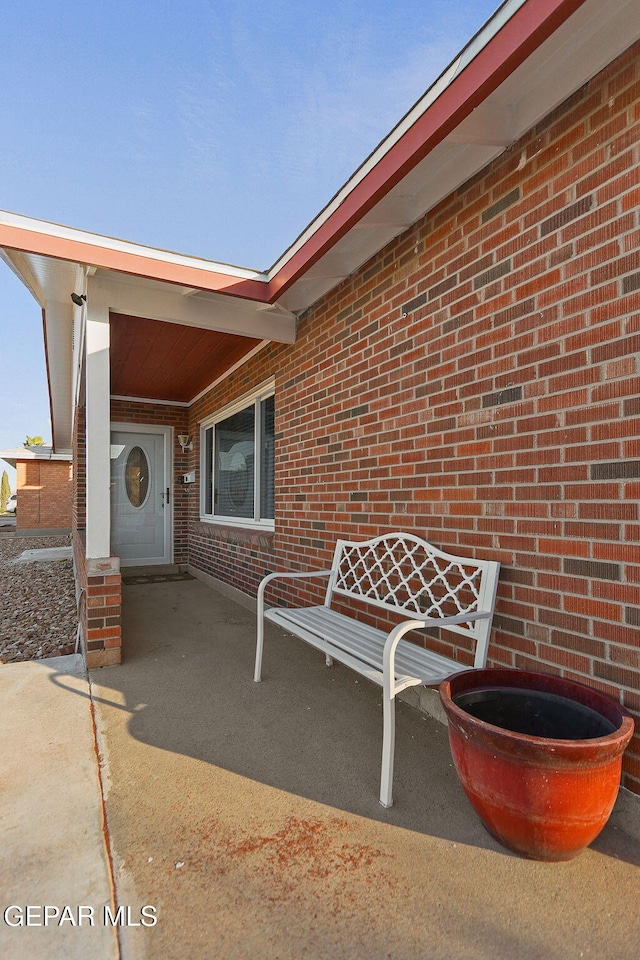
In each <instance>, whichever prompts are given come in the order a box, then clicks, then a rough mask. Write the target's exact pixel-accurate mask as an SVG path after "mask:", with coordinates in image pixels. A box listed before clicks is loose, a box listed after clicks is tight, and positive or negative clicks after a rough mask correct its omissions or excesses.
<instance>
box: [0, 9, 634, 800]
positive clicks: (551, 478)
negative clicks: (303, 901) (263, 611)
mask: <svg viewBox="0 0 640 960" xmlns="http://www.w3.org/2000/svg"><path fill="white" fill-rule="evenodd" d="M639 154H640V9H639V8H638V6H637V5H635V4H632V3H627V2H625V0H623V2H621V3H620V4H619V5H606V4H602V3H600V2H595V0H510V2H508V3H506V4H505V5H503V7H501V8H500V10H499V11H498V13H497V14H496V16H495V17H494V18H493V19H492V21H490V23H489V25H488V26H487V28H486V29H485V30H484V31H481V33H480V34H479V35H478V37H476V38H475V39H474V41H473V44H472V45H471V46H470V47H469V48H467V49H466V50H465V51H463V54H461V56H460V58H459V59H458V60H457V61H455V63H454V64H453V65H452V67H451V68H450V69H449V70H448V71H446V72H445V74H444V75H443V77H442V78H441V80H440V81H438V84H436V85H435V87H434V88H432V89H431V90H430V91H429V92H428V93H427V94H426V95H425V97H424V98H423V99H422V100H421V101H420V102H419V104H417V105H416V107H415V108H414V110H413V111H411V112H410V114H408V115H407V117H405V118H404V119H403V120H402V121H401V123H400V124H399V125H398V127H397V128H396V129H395V130H394V131H393V132H392V134H390V136H389V137H388V138H387V139H386V140H385V141H384V142H383V144H381V146H380V147H379V148H378V150H377V151H375V152H374V154H372V156H371V157H370V158H369V159H368V160H367V161H366V162H365V164H363V166H362V168H360V170H359V171H357V173H356V174H355V175H354V177H353V178H352V179H351V180H350V181H349V183H348V184H347V185H345V187H344V188H343V190H342V191H340V193H339V194H338V195H337V196H336V198H334V200H333V201H331V203H330V204H329V205H328V206H327V208H326V209H325V210H324V211H323V212H322V214H320V216H319V217H318V218H317V220H316V221H314V223H313V224H312V225H311V226H310V227H309V228H308V230H307V231H305V233H303V234H302V235H301V237H300V238H299V239H298V240H297V241H296V243H295V244H294V245H293V247H292V248H291V249H290V250H289V251H287V252H286V254H285V255H283V257H282V258H281V260H280V261H278V263H276V265H275V266H274V267H273V268H272V270H271V271H269V272H268V273H265V274H259V273H255V272H251V271H241V270H236V269H235V268H225V267H223V266H221V265H220V264H210V265H208V268H207V269H205V267H206V265H204V266H203V264H202V262H196V261H190V260H188V258H177V257H175V258H174V257H173V255H169V254H164V253H162V252H159V251H147V250H146V249H145V248H139V247H136V246H135V245H124V244H120V245H119V246H118V247H116V246H115V245H114V244H113V243H111V245H110V242H109V241H107V240H106V239H102V240H101V243H100V244H98V246H99V250H98V251H97V252H96V251H95V250H94V249H92V248H91V242H90V240H89V239H88V237H87V235H84V234H80V233H78V232H73V231H67V232H66V233H64V232H63V228H54V227H52V226H51V225H46V228H43V229H42V231H41V232H42V235H43V237H44V239H42V240H39V241H38V242H37V243H36V241H35V240H34V239H33V235H34V232H35V233H37V230H36V228H35V227H34V225H33V222H31V221H30V222H29V223H20V222H17V223H14V222H13V221H11V222H9V221H7V223H6V224H5V226H4V228H3V226H2V223H0V241H2V244H3V245H6V246H5V249H6V247H10V246H11V245H12V243H13V245H14V246H18V244H17V242H16V235H15V231H18V232H19V231H20V230H24V231H25V234H24V235H21V236H23V239H22V240H21V243H22V246H23V248H24V247H25V246H26V244H27V243H29V244H31V247H29V249H33V255H34V256H47V257H49V258H51V261H52V262H53V261H54V260H55V262H56V263H61V262H62V260H63V259H65V258H66V259H67V260H68V259H70V258H71V257H72V251H75V254H74V256H75V257H76V258H77V262H78V263H79V264H83V263H84V264H92V265H93V267H95V269H94V270H93V272H92V273H91V275H90V276H89V277H88V278H86V281H85V287H84V289H85V290H86V296H87V302H86V306H83V305H82V302H80V304H78V303H77V301H74V302H76V308H75V311H76V312H75V313H74V314H73V317H72V318H71V319H70V320H69V330H70V334H69V337H70V342H71V332H72V331H73V329H76V330H77V329H81V328H82V324H83V323H84V324H85V325H86V331H87V336H88V338H89V341H90V342H91V343H92V344H93V346H92V349H91V350H89V347H87V354H86V357H85V363H86V372H87V393H86V398H87V399H86V426H85V410H84V408H81V409H79V410H78V411H77V413H76V416H75V421H74V423H73V424H71V423H69V424H64V423H63V421H62V420H61V421H59V422H60V423H62V426H61V427H60V431H61V436H63V437H64V439H63V440H61V443H60V444H59V445H62V443H63V442H68V444H69V446H70V447H71V444H72V437H73V436H75V440H74V441H73V444H74V449H75V458H74V460H75V463H76V469H77V473H78V478H79V479H78V490H77V497H76V500H77V503H76V511H77V513H76V516H77V519H76V528H77V529H76V550H77V551H78V552H81V553H83V556H84V555H86V557H87V558H88V559H87V563H91V564H92V565H93V566H92V571H93V574H94V575H97V569H98V567H100V564H102V568H101V569H102V573H103V574H104V577H103V580H102V581H101V583H100V584H97V583H93V584H92V587H93V588H94V589H93V593H92V591H91V590H89V579H88V575H84V574H82V569H84V568H83V567H82V566H81V565H80V564H78V569H79V570H80V573H79V576H80V577H83V576H84V578H85V588H86V589H87V591H88V593H87V595H88V597H89V598H90V597H91V596H93V600H90V604H91V606H92V607H93V608H94V609H93V613H90V615H89V619H88V620H87V632H86V642H87V649H88V651H89V655H90V656H89V659H90V661H91V662H93V663H113V662H117V661H118V659H119V656H120V642H121V639H120V626H119V619H118V617H119V602H120V599H119V562H118V560H120V561H121V562H122V563H123V564H124V563H126V562H133V563H142V562H144V559H145V556H146V558H147V559H148V558H149V557H151V562H154V563H160V562H161V561H162V560H163V558H164V557H167V556H169V557H170V559H171V560H172V561H174V562H176V563H186V564H188V565H189V569H191V570H192V571H193V572H194V573H196V574H197V575H198V576H201V577H203V578H205V579H212V580H213V582H218V583H222V584H225V585H227V586H230V587H233V588H236V589H238V590H240V591H242V592H243V593H245V594H248V595H251V596H253V595H255V592H256V589H257V585H258V583H259V580H260V579H261V577H262V576H263V575H264V573H265V572H266V571H269V570H272V569H273V568H274V567H276V566H278V567H282V568H293V569H301V568H308V567H313V566H318V564H321V565H326V563H327V561H328V560H329V558H330V555H331V551H332V546H333V544H334V542H335V539H336V537H338V536H346V537H348V538H352V539H365V538H367V537H370V536H373V535H375V534H379V533H381V532H384V531H391V530H412V531H415V532H418V533H419V534H421V535H423V536H424V537H426V538H427V539H429V540H431V541H432V542H434V543H435V544H437V545H438V546H440V547H443V548H445V549H447V550H450V551H451V552H453V553H455V552H456V551H458V552H460V553H465V554H466V553H469V552H473V553H475V554H476V555H477V556H478V557H482V558H486V559H498V560H500V561H501V564H502V572H501V578H500V586H499V596H498V604H497V613H496V619H495V621H494V631H493V635H492V642H491V644H490V651H489V660H490V662H491V663H493V664H507V665H510V666H516V667H534V668H536V669H541V670H545V671H550V672H562V673H563V674H564V675H566V676H570V677H574V678H577V679H579V680H582V681H583V682H586V683H589V684H592V685H594V686H596V687H598V688H599V689H602V690H605V691H607V692H608V693H610V694H612V695H614V696H616V697H618V698H620V699H621V700H622V701H623V702H624V703H625V705H626V706H627V707H628V709H630V710H631V711H632V712H633V713H634V714H636V715H637V716H640V644H639V640H638V638H639V636H640V635H639V633H638V627H639V626H640V536H639V534H640V512H639V506H638V504H639V500H640V496H639V495H640V368H639V359H638V351H639V347H640V174H639V172H638V171H639V170H640V162H639V161H640V155H639ZM27 228H29V230H30V231H31V232H30V233H29V238H28V239H24V236H26V231H27ZM3 229H4V231H5V232H4V234H3ZM12 230H13V231H14V232H13V233H12V232H11V231H12ZM3 237H4V239H3ZM10 241H11V242H12V243H11V242H10ZM95 243H97V242H95V241H94V244H95ZM74 244H75V246H74ZM36 248H37V249H36ZM56 257H57V259H56ZM60 270H62V267H60ZM118 271H120V273H121V274H122V275H125V274H126V275H127V282H126V283H124V282H120V281H119V280H117V279H114V276H116V277H117V276H118ZM78 276H80V274H78ZM136 277H139V278H142V279H141V281H140V285H139V287H136V285H135V283H134V278H136ZM150 278H151V279H150ZM154 279H155V280H156V281H157V284H158V285H157V288H154V287H153V285H152V280H154ZM77 282H78V283H79V282H80V281H77ZM169 284H173V285H174V286H175V287H176V288H177V293H176V294H173V293H172V288H171V287H170V286H169ZM150 290H151V291H152V294H153V296H152V294H151V293H149V291H150ZM154 298H155V299H154ZM77 300H81V298H80V297H78V298H77ZM57 306H58V305H57V304H56V309H57ZM69 309H70V308H69ZM53 312H54V313H55V310H54V311H53ZM47 316H48V313H47V311H45V328H46V323H47ZM58 321H60V317H59V316H58ZM74 325H75V326H74ZM82 329H84V328H82ZM74 342H76V343H77V342H80V340H79V338H78V337H76V338H75V341H74ZM105 345H106V346H105ZM109 351H111V353H109ZM96 358H101V359H96ZM105 358H106V359H105ZM92 364H93V372H92ZM105 364H108V366H105ZM105 377H106V379H107V381H108V378H109V377H110V382H111V387H110V394H107V393H106V392H105V390H104V386H103V385H104V382H105ZM101 384H102V386H101ZM92 391H93V393H92ZM70 393H72V391H70ZM55 419H56V418H55V417H54V420H55ZM109 420H110V421H111V423H112V426H113V432H112V433H111V445H112V446H111V456H112V458H113V459H112V467H111V470H112V472H111V476H112V483H114V484H119V485H120V487H121V488H122V490H126V497H128V501H127V500H126V498H125V497H124V494H123V497H122V498H121V499H122V503H123V504H124V506H123V508H122V509H123V510H124V513H123V516H125V517H127V516H128V517H129V518H130V521H126V520H125V521H124V525H125V526H126V525H127V523H129V526H131V528H132V530H134V528H135V530H134V532H135V537H133V536H132V538H131V539H132V541H133V540H134V539H135V540H136V542H137V543H138V544H141V545H143V546H144V549H143V548H142V546H140V547H139V548H138V547H135V546H133V547H132V546H131V543H125V542H124V540H123V541H122V544H123V545H122V547H121V546H119V545H118V544H119V541H118V539H117V536H114V534H113V529H114V528H113V523H114V522H115V524H116V528H117V524H118V511H119V510H120V501H115V504H116V505H115V507H113V503H114V501H112V507H113V510H112V516H111V521H112V532H111V539H109V536H110V534H109V530H108V529H107V528H106V520H105V518H104V517H103V516H102V514H101V511H100V506H99V499H98V497H97V495H96V493H95V490H96V489H104V485H105V477H107V479H108V476H107V474H106V472H105V471H108V469H109V464H108V462H105V454H104V449H105V446H106V444H107V442H108V438H109ZM85 445H86V458H85ZM163 457H164V460H163ZM119 462H120V464H121V466H120V467H118V466H117V464H118V463H119ZM114 464H115V466H113V465H114ZM154 464H155V466H154ZM163 464H164V466H163ZM118 471H119V472H118ZM154 473H155V476H156V477H161V478H162V481H161V482H160V480H158V481H157V484H156V487H155V488H154V487H153V484H152V481H150V480H149V479H148V478H149V476H152V475H154ZM85 476H86V482H85V480H84V478H85ZM92 477H93V478H94V479H92ZM96 478H97V479H96ZM256 485H257V486H256ZM92 491H93V493H92ZM85 493H86V497H87V502H86V505H85V503H84V496H85ZM258 494H259V495H258ZM92 496H93V505H92V502H91V500H92ZM154 498H155V500H154ZM152 501H153V502H156V501H157V502H158V503H160V502H162V507H163V510H160V507H159V506H158V508H157V510H156V514H157V517H156V532H155V533H151V532H149V526H150V525H147V526H143V525H142V524H139V525H138V526H135V524H136V523H137V520H138V519H139V518H141V517H142V516H143V513H144V510H145V509H149V510H151V508H150V507H145V505H149V504H151V503H152ZM167 506H169V507H170V510H167V509H166V507H167ZM127 511H128V513H127ZM114 518H115V520H114ZM167 520H169V521H170V529H169V528H167V526H166V523H165V531H164V535H163V534H162V530H161V527H162V523H163V522H164V521H167ZM153 536H156V537H157V538H158V546H157V547H154V546H153V544H152V543H151V540H152V537H153ZM145 537H146V539H145ZM92 538H93V542H92V543H90V540H91V539H92ZM101 550H102V552H100V551H101ZM128 550H129V551H131V550H133V553H131V552H130V553H129V556H127V551H128ZM145 550H146V551H147V552H146V554H145V553H144V551H145ZM153 550H156V552H155V553H153ZM163 550H164V554H163V553H162V551H163ZM111 551H113V553H115V554H117V557H112V556H110V553H111ZM143 554H144V555H143ZM96 565H97V566H96ZM98 572H99V571H98ZM287 590H291V591H292V590H293V588H287ZM101 591H102V592H101ZM286 596H287V592H283V594H282V598H285V597H286ZM105 597H109V598H110V600H109V602H108V603H107V602H106V601H105ZM116 610H117V611H118V613H116V612H115V611H116ZM91 631H93V633H92V632H91ZM124 645H125V648H126V637H125V638H124ZM447 652H448V653H449V654H451V653H452V652H453V653H454V655H456V654H457V656H458V657H459V659H460V662H461V664H464V663H465V654H464V652H463V651H456V650H455V648H451V647H448V649H447ZM624 775H625V779H624V783H625V785H626V786H627V787H629V788H630V789H631V790H633V791H635V792H636V793H640V736H639V735H638V734H636V737H635V739H634V741H633V742H632V745H631V747H630V748H629V750H628V752H627V755H626V757H625V773H624Z"/></svg>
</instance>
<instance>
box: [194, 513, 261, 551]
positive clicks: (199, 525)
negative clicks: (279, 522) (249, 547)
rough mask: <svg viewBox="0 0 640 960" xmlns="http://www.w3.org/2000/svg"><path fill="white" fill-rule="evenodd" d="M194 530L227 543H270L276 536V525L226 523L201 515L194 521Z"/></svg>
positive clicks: (201, 534)
mask: <svg viewBox="0 0 640 960" xmlns="http://www.w3.org/2000/svg"><path fill="white" fill-rule="evenodd" d="M192 532H193V533H194V534H195V535H196V536H197V535H198V534H199V535H200V536H203V537H206V538H207V539H210V540H222V541H224V542H225V543H250V544H255V545H258V544H263V545H270V544H271V543H272V542H273V538H274V536H275V529H274V527H267V526H258V525H257V524H253V525H251V526H249V525H247V526H244V525H243V524H239V523H238V524H235V523H224V522H223V521H220V520H209V519H208V518H204V517H201V518H200V519H199V520H196V521H194V523H193V527H192Z"/></svg>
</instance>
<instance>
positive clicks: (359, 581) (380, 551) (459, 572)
mask: <svg viewBox="0 0 640 960" xmlns="http://www.w3.org/2000/svg"><path fill="white" fill-rule="evenodd" d="M495 568H496V564H495V563H492V562H490V561H482V560H468V559H466V558H464V559H463V558H461V557H455V556H452V555H450V554H448V553H444V552H443V551H442V550H439V549H438V548H437V547H434V546H432V545H431V544H429V543H426V542H425V541H424V540H421V539H420V538H419V537H416V536H413V535H412V534H406V533H405V534H401V535H397V534H392V535H386V536H382V537H376V538H374V539H373V540H367V541H365V542H360V543H354V542H350V541H347V540H338V542H337V544H336V548H335V554H334V559H333V573H332V576H331V578H330V580H329V585H328V588H327V595H326V598H325V605H326V606H330V605H331V599H332V596H333V595H336V596H342V597H349V598H352V599H360V600H364V601H366V602H367V603H369V604H373V605H374V606H378V607H381V608H382V609H384V610H386V611H389V610H395V611H397V612H398V613H403V614H405V615H406V614H409V615H410V617H411V619H414V620H421V619H424V620H430V621H433V620H437V619H442V618H444V617H452V616H457V615H462V614H465V613H469V614H471V613H475V612H477V611H479V610H488V609H491V607H492V605H493V600H494V596H495V589H496V580H497V578H496V576H495V573H494V571H495ZM487 626H488V624H487V621H486V620H476V621H475V622H472V623H465V622H462V623H457V624H447V630H452V631H454V632H455V633H459V634H462V635H463V636H467V637H472V638H473V639H474V640H478V639H480V638H481V637H482V638H484V635H485V634H486V633H487V632H488V631H487Z"/></svg>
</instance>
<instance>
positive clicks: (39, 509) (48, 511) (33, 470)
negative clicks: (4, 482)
mask: <svg viewBox="0 0 640 960" xmlns="http://www.w3.org/2000/svg"><path fill="white" fill-rule="evenodd" d="M16 478H17V479H16V489H17V491H18V512H17V514H16V529H17V530H19V531H20V530H70V529H71V495H72V468H71V464H70V463H69V462H68V461H64V460H18V462H17V463H16Z"/></svg>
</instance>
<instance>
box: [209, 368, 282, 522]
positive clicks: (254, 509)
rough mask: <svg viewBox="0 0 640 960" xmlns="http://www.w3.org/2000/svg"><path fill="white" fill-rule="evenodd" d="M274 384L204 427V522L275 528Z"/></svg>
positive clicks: (211, 420) (219, 414)
mask: <svg viewBox="0 0 640 960" xmlns="http://www.w3.org/2000/svg"><path fill="white" fill-rule="evenodd" d="M274 423H275V402H274V394H273V385H270V386H269V387H263V388H262V389H261V390H259V391H257V392H256V393H254V394H252V395H251V396H249V397H245V398H244V399H243V400H242V401H240V402H239V403H237V404H234V405H233V406H232V407H226V408H225V409H224V410H221V411H220V412H219V413H218V414H216V416H215V417H211V418H209V419H208V420H206V421H204V422H203V423H202V425H201V433H200V441H201V447H200V449H201V451H202V469H201V476H202V480H203V482H202V503H201V515H202V517H203V519H207V520H220V521H224V522H230V523H238V524H244V525H251V526H255V525H257V524H260V525H263V526H266V527H270V528H272V527H273V524H274V500H275V496H274V494H275V490H274V447H275V438H274Z"/></svg>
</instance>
